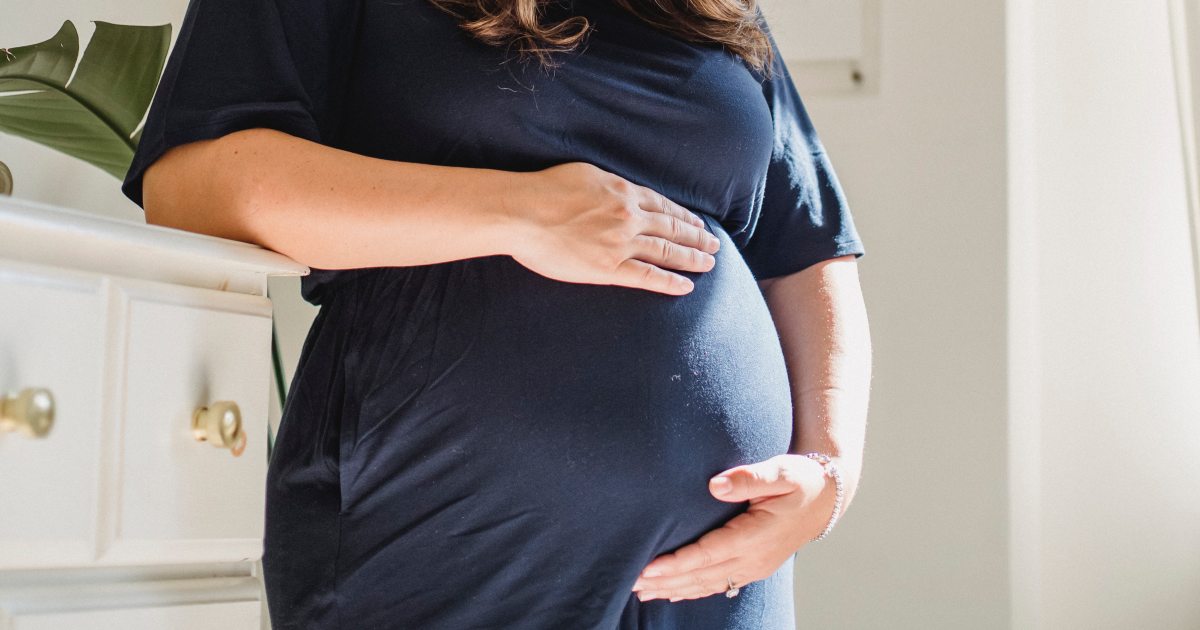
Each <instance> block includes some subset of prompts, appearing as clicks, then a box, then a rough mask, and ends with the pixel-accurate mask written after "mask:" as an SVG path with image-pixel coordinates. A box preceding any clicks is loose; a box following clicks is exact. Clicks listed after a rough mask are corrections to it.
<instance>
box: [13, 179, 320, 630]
mask: <svg viewBox="0 0 1200 630" xmlns="http://www.w3.org/2000/svg"><path fill="white" fill-rule="evenodd" d="M306 273H308V268H307V267H305V266H303V265H300V264H298V263H296V262H295V261H292V260H291V259H288V258H286V257H284V256H281V255H279V254H277V253H275V252H271V251H269V250H266V249H263V248H260V247H257V246H254V245H250V244H246V243H240V242H237V241H230V240H225V239H219V238H212V237H208V236H204V235H199V234H193V233H189V232H184V231H180V230H173V229H168V228H163V227H160V226H152V225H146V224H143V223H134V222H128V221H119V220H114V219H108V218H103V217H99V216H94V215H90V214H86V213H83V212H78V211H72V210H66V209H62V208H56V207H53V206H48V205H43V204H38V203H33V202H28V201H21V200H14V199H9V198H5V197H0V397H2V400H3V403H0V630H60V629H61V630H68V629H70V630H92V629H97V630H98V629H105V630H107V629H110V628H111V629H114V630H116V629H120V630H141V629H151V628H153V629H155V630H166V629H175V628H178V629H187V630H200V629H204V630H208V629H214V628H215V629H219V630H242V629H245V630H251V629H254V630H258V629H260V628H265V627H267V626H268V623H267V621H266V604H265V602H264V598H263V590H262V582H261V577H260V575H259V572H258V570H257V567H258V565H257V560H258V559H259V558H260V556H261V553H262V533H263V498H264V489H265V488H264V480H265V475H266V466H267V415H268V405H269V401H270V388H271V387H272V371H271V303H270V301H269V300H268V299H267V297H266V288H267V277H268V276H270V275H304V274H306ZM198 411H199V413H197V412H198ZM202 437H203V438H204V439H203V440H201V439H199V438H202Z"/></svg>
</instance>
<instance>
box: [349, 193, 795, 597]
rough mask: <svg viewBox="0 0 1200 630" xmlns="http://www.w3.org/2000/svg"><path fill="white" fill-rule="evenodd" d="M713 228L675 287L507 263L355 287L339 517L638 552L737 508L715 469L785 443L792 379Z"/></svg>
mask: <svg viewBox="0 0 1200 630" xmlns="http://www.w3.org/2000/svg"><path fill="white" fill-rule="evenodd" d="M706 222H707V225H708V226H709V227H708V229H709V230H710V231H711V232H712V233H713V234H715V235H717V236H718V238H720V239H721V249H720V250H719V251H718V252H717V254H716V258H717V264H716V266H715V268H714V269H713V270H711V271H708V272H704V273H687V274H685V275H687V276H688V277H690V278H692V279H693V281H694V282H695V289H694V290H693V291H692V292H691V293H689V294H688V295H685V296H669V295H664V294H658V293H652V292H649V291H645V290H642V289H633V288H627V287H617V286H611V285H585V284H574V283H565V282H559V281H555V280H551V279H548V278H545V277H543V276H540V275H538V274H536V273H534V272H532V271H530V270H528V269H526V268H525V267H523V266H521V265H520V264H519V263H517V262H516V261H514V260H513V259H511V258H509V257H507V256H490V257H483V258H475V259H470V260H465V261H455V262H453V263H447V264H442V265H432V266H426V267H413V268H407V269H401V268H395V269H381V270H378V271H377V272H374V273H373V274H369V275H366V276H364V277H363V278H362V279H361V280H358V281H356V282H357V285H356V286H355V287H353V289H352V290H353V292H354V295H355V305H354V309H355V312H356V315H355V316H354V322H355V330H354V331H353V340H352V341H351V343H350V350H349V352H348V354H347V357H346V387H347V397H348V399H350V400H352V401H357V402H356V403H355V405H356V408H355V409H354V410H353V413H352V414H350V415H349V416H347V417H344V418H343V423H342V436H341V453H340V455H341V464H340V465H341V472H342V477H341V483H342V496H343V498H342V501H343V504H344V509H345V510H346V511H347V512H349V513H355V514H359V515H364V516H363V518H368V517H369V516H370V515H376V516H377V515H378V511H379V510H390V512H389V515H390V516H389V518H392V519H395V520H396V522H398V523H400V524H401V525H398V527H399V528H400V529H401V530H402V531H404V532H405V535H408V536H414V537H418V538H419V537H420V536H419V535H418V534H417V532H421V531H425V532H426V533H428V534H429V536H428V537H427V542H428V544H436V541H437V540H441V539H443V538H444V537H446V536H449V537H451V538H453V539H455V541H456V544H467V543H468V542H469V541H471V540H473V539H476V538H480V537H483V538H486V539H487V540H488V543H489V544H493V545H494V544H504V545H506V546H509V547H516V548H525V549H529V550H531V552H532V550H533V549H534V548H536V549H539V550H541V551H539V553H545V551H544V550H545V549H546V548H547V547H551V548H552V547H554V546H555V545H564V546H565V545H572V544H577V543H578V542H579V541H580V540H581V539H582V540H586V541H591V543H592V544H593V545H594V548H595V549H599V550H603V551H604V553H609V554H611V553H612V552H613V549H614V548H616V547H622V548H625V549H628V550H630V553H633V554H635V555H636V556H637V557H638V558H639V560H638V562H640V561H641V559H644V560H646V561H648V560H649V558H651V557H653V555H654V554H656V553H658V552H660V551H662V550H666V549H671V548H673V547H675V546H678V545H680V544H683V543H685V542H688V541H690V540H691V539H693V538H694V537H695V536H697V535H699V534H700V533H703V532H704V531H708V530H709V529H712V528H713V527H716V526H719V525H720V524H721V523H722V522H724V521H725V520H727V519H728V518H730V517H732V516H733V515H735V514H736V513H737V512H738V511H740V510H742V509H744V507H745V505H744V504H730V503H724V502H721V501H718V500H716V499H714V498H713V497H711V496H710V495H709V493H708V489H707V481H708V478H709V477H711V476H712V475H714V474H716V473H718V472H720V471H721V470H724V469H726V468H729V467H732V466H736V465H740V464H745V463H750V462H754V461H759V460H762V459H767V458H769V457H771V456H773V455H776V454H779V453H783V452H786V451H787V448H788V445H789V442H790V439H791V435H792V422H793V421H792V406H791V398H790V390H789V386H788V376H787V372H786V369H785V365H784V358H783V354H782V351H781V349H780V345H779V339H778V336H777V333H776V330H775V328H774V325H773V323H772V320H771V316H770V313H769V311H768V310H767V307H766V304H765V302H764V300H763V297H762V295H761V293H760V292H759V289H758V286H757V284H756V283H755V281H754V278H753V276H752V275H751V273H750V271H749V269H748V268H747V267H746V265H745V263H744V261H743V260H742V258H741V255H740V253H739V252H738V251H737V250H736V249H735V247H734V245H733V243H732V242H731V241H730V239H729V236H728V234H727V233H726V232H725V231H724V229H723V228H722V227H721V226H720V225H719V224H718V223H717V222H716V221H715V220H713V219H711V218H709V217H706ZM397 502H398V503H397ZM396 505H400V506H402V507H399V508H397V507H395V506H396ZM388 506H392V507H388ZM395 536H396V534H395V533H393V534H392V538H390V539H389V540H395ZM497 537H499V538H497ZM363 549H364V553H367V551H365V550H370V549H374V550H378V549H379V546H378V545H370V544H365V545H364V546H363ZM349 553H351V554H353V551H352V550H350V551H349ZM638 562H633V563H630V566H629V567H628V569H629V570H632V573H631V574H629V575H627V576H626V575H622V576H621V578H622V579H624V578H626V577H628V578H629V580H632V578H633V576H634V575H636V572H637V571H638V570H640V568H641V567H640V566H633V565H635V564H638ZM597 566H598V565H597Z"/></svg>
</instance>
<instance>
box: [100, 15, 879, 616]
mask: <svg viewBox="0 0 1200 630" xmlns="http://www.w3.org/2000/svg"><path fill="white" fill-rule="evenodd" d="M548 12H549V13H550V17H562V16H564V15H569V14H582V15H586V16H587V17H588V18H589V19H590V20H591V22H592V24H593V25H594V31H593V32H592V33H591V35H590V36H589V38H588V39H587V40H586V44H585V46H583V47H581V48H580V49H578V50H576V51H574V52H572V53H566V54H561V55H560V56H559V58H560V59H561V60H562V62H563V64H562V65H561V66H560V67H559V68H558V69H557V70H555V71H553V72H545V71H543V70H541V69H540V68H539V67H538V66H537V65H536V64H535V63H530V64H525V65H520V64H519V63H518V62H517V61H515V60H512V59H513V58H512V56H511V52H510V51H505V50H503V49H499V48H493V47H489V46H487V45H485V44H482V43H480V42H478V41H476V40H474V39H472V38H471V37H470V36H469V35H468V34H467V33H465V32H464V31H462V30H460V29H459V27H458V26H457V24H456V22H455V21H454V19H453V18H452V17H451V16H449V15H447V14H445V13H443V12H441V11H439V10H438V9H436V8H435V7H433V6H432V5H431V4H429V3H428V2H427V1H426V0H192V2H191V4H190V6H189V7H188V10H187V13H186V17H185V18H184V21H183V25H182V29H181V30H180V32H179V37H178V41H177V44H176V46H175V48H174V50H173V51H172V53H171V56H170V58H169V61H168V64H167V67H166V70H165V72H164V75H163V80H162V83H161V85H160V87H159V90H158V93H157V94H156V96H155V99H154V102H153V105H152V107H151V110H150V113H149V116H148V118H147V122H146V126H145V131H144V133H143V136H142V140H141V144H140V146H139V148H138V151H137V153H136V154H135V156H134V160H133V164H132V166H131V168H130V170H129V173H128V175H127V176H126V179H125V182H124V183H123V185H122V190H123V192H124V193H125V194H126V195H127V196H128V197H129V198H130V199H131V200H133V201H134V202H135V203H137V204H138V205H141V204H142V198H141V192H142V190H141V183H142V182H141V178H142V174H143V172H144V171H145V168H146V167H147V166H148V165H149V164H150V163H151V162H153V161H154V160H155V159H156V158H157V157H158V156H160V155H161V154H162V153H163V152H164V151H165V150H166V149H167V148H169V147H171V146H175V145H178V144H182V143H186V142H190V141H193V140H198V139H205V138H214V137H218V136H221V135H223V134H226V133H230V132H233V131H236V130H240V129H245V128H249V127H270V128H274V129H278V130H281V131H284V132H287V133H290V134H294V135H296V136H299V137H302V138H306V139H309V140H312V141H314V142H320V143H323V144H327V145H330V146H335V147H338V148H341V149H345V150H349V151H355V152H358V153H361V154H365V155H369V156H373V157H377V158H384V159H392V160H402V161H410V162H422V163H429V164H443V165H453V166H465V167H480V168H495V169H504V170H511V171H531V170H537V169H542V168H546V167H549V166H552V165H554V164H559V163H563V162H569V161H586V162H591V163H592V164H595V165H597V166H599V167H601V168H603V169H606V170H608V171H611V172H614V173H617V174H619V175H621V176H623V177H625V178H626V179H629V180H631V181H633V182H636V183H639V184H642V185H645V186H648V187H650V188H653V189H655V190H657V191H659V192H661V193H663V194H665V195H666V196H667V197H669V198H671V199H673V200H674V201H676V202H678V203H679V204H681V205H683V206H684V207H686V208H689V209H691V210H692V211H694V212H696V213H697V214H698V215H699V216H700V217H702V218H703V219H704V221H705V224H706V226H707V229H708V230H709V231H710V232H711V233H712V234H714V235H716V236H717V237H718V238H719V239H720V240H721V242H722V247H721V249H720V251H719V252H718V253H717V256H716V257H717V263H716V267H715V268H714V269H713V270H712V271H709V272H705V273H692V272H683V273H684V274H685V275H687V276H688V277H689V278H691V279H692V280H693V281H694V282H695V289H694V290H693V291H692V292H691V293H690V294H688V295H685V296H668V295H665V294H658V293H652V292H649V291H646V290H641V289H633V288H627V287H617V286H611V285H586V284H575V283H566V282H559V281H555V280H551V279H549V278H546V277H543V276H540V275H538V274H537V273H534V272H533V271H530V270H528V269H527V268H525V267H523V266H521V265H520V264H518V263H517V262H516V261H515V260H513V259H512V258H511V257H509V256H483V257H477V258H471V259H466V260H458V261H452V262H447V263H442V264H434V265H423V266H413V267H376V268H365V269H351V270H323V269H314V270H313V273H312V274H311V275H310V276H307V277H305V278H304V279H303V284H302V290H303V295H304V297H305V298H306V299H307V300H309V301H310V302H312V303H313V304H317V305H319V306H320V310H319V312H318V314H317V317H316V320H315V321H314V322H313V325H312V328H311V330H310V331H309V334H308V336H307V338H306V340H305V342H304V347H303V351H302V355H301V357H300V362H299V365H298V368H297V371H296V374H295V378H294V380H293V381H292V383H291V387H290V394H289V397H288V400H287V404H286V407H285V409H284V411H283V419H282V425H281V428H280V432H279V436H278V439H277V444H276V451H275V453H274V456H273V458H272V461H271V464H270V469H269V474H268V479H267V484H268V486H267V506H266V540H265V544H264V556H263V565H264V570H265V580H266V587H267V596H268V603H269V607H270V614H271V619H272V622H273V625H274V627H275V628H276V629H277V630H282V629H285V628H304V629H308V630H313V629H318V630H323V629H333V628H341V629H346V630H361V629H370V628H379V629H392V628H397V629H399V628H419V629H423V630H429V629H433V630H436V629H447V630H466V629H470V628H506V629H526V628H528V629H531V630H542V629H545V630H550V629H555V630H558V629H574V628H584V629H586V628H599V629H614V628H616V629H632V628H647V629H656V630H668V629H670V630H685V629H686V630H716V629H723V630H730V629H746V630H748V629H759V628H770V629H780V630H782V629H784V628H787V629H791V628H794V627H795V623H794V615H793V599H792V561H790V560H789V561H788V562H787V563H786V564H785V565H784V566H783V567H781V568H780V570H779V571H778V572H776V573H775V575H773V576H772V577H771V578H769V579H766V580H762V581H759V582H755V583H752V584H750V585H748V586H746V587H744V588H742V591H741V595H740V596H738V597H736V598H733V599H729V598H726V597H724V596H722V595H720V594H718V595H715V596H712V597H707V598H703V599H699V600H690V601H681V602H676V603H671V602H669V601H664V600H655V601H650V602H645V603H642V602H639V601H638V599H637V598H636V596H635V595H634V594H633V593H632V592H631V591H630V588H631V587H632V585H633V583H634V581H635V579H636V577H637V575H638V573H639V572H640V571H641V569H642V568H643V567H644V566H645V565H646V564H647V563H649V562H650V561H651V560H652V559H653V558H655V557H657V556H658V555H660V554H662V553H665V552H668V551H671V550H673V549H676V548H678V547H680V546H682V545H685V544H688V543H690V542H692V541H694V540H695V539H696V538H698V537H699V536H700V535H702V534H703V533H705V532H707V531H709V530H711V529H713V528H716V527H719V526H720V525H721V524H722V523H724V522H725V521H727V520H728V519H730V518H732V517H733V516H735V515H736V514H737V513H739V512H740V511H743V510H744V509H745V508H746V505H747V504H744V503H743V504H730V503H724V502H721V501H718V500H716V499H715V498H713V497H712V496H711V495H710V494H709V492H708V488H707V481H708V479H709V477H711V476H712V475H714V474H716V473H718V472H720V471H721V470H724V469H726V468H729V467H732V466H736V465H739V464H745V463H750V462H754V461H759V460H762V459H766V458H768V457H771V456H773V455H776V454H779V453H784V452H786V451H787V449H788V447H789V443H790V440H791V437H792V424H793V419H792V401H791V395H790V388H789V385H788V374H787V371H786V367H785V364H784V356H783V353H782V350H781V348H780V344H779V338H778V335H777V331H776V329H775V328H774V325H773V322H772V319H771V315H770V312H769V311H768V309H767V306H766V303H765V302H764V300H763V297H762V294H761V293H760V291H759V288H758V286H757V284H756V282H755V280H756V279H763V278H772V277H777V276H782V275H785V274H789V273H793V272H797V271H800V270H801V269H804V268H806V267H808V266H810V265H812V264H814V263H816V262H819V261H821V260H825V259H829V258H833V257H837V256H844V255H848V254H854V255H856V256H861V255H863V253H864V250H863V245H862V242H861V240H860V239H859V236H858V234H857V232H856V230H855V227H854V223H853V221H852V219H851V216H850V214H849V211H848V209H847V206H846V204H845V199H844V197H843V195H842V191H841V189H840V187H839V185H838V183H837V179H836V177H835V176H834V172H833V170H832V169H831V167H830V163H829V160H828V158H827V157H826V155H825V153H824V150H823V149H822V147H821V145H820V143H819V141H818V139H817V136H816V134H815V133H814V132H813V128H812V126H811V124H810V121H809V118H808V116H807V115H806V113H805V110H804V108H803V105H802V104H801V101H800V98H799V96H798V95H797V93H796V89H795V87H794V85H793V83H792V81H791V78H790V77H789V76H788V74H787V73H786V67H785V66H784V65H783V64H782V61H779V62H777V66H776V67H777V69H778V71H779V74H777V75H776V76H775V77H774V78H772V79H770V80H764V77H763V76H762V75H759V74H758V73H755V72H754V71H752V70H751V69H750V68H749V67H748V66H747V65H746V64H745V63H744V62H743V61H742V60H741V59H739V58H738V57H736V56H734V55H733V54H732V53H730V52H728V51H725V50H724V49H722V48H721V47H720V46H716V45H704V44H696V43H689V42H685V41H682V40H680V39H678V38H675V37H673V36H671V35H669V34H667V33H665V32H662V31H659V30H657V29H655V28H653V27H651V26H650V25H648V24H646V23H644V22H641V21H640V20H639V19H638V18H636V17H634V16H633V15H631V14H628V13H626V12H625V11H624V10H623V9H621V8H620V7H619V6H617V5H615V4H613V3H612V2H611V0H563V1H562V2H559V3H556V4H552V5H551V6H550V7H549V9H548ZM506 59H509V60H510V61H508V62H507V63H505V60H506ZM198 208H199V209H202V206H198ZM396 211H397V212H403V208H401V207H397V208H396Z"/></svg>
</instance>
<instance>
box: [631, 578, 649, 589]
mask: <svg viewBox="0 0 1200 630" xmlns="http://www.w3.org/2000/svg"><path fill="white" fill-rule="evenodd" d="M645 586H646V585H645V584H644V583H643V582H642V581H641V580H638V581H636V582H634V583H633V590H635V591H636V590H638V589H640V588H645Z"/></svg>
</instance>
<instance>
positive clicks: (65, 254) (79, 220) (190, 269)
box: [0, 196, 309, 293]
mask: <svg viewBox="0 0 1200 630" xmlns="http://www.w3.org/2000/svg"><path fill="white" fill-rule="evenodd" d="M5 261H11V262H16V263H33V264H38V265H49V266H54V267H60V268H65V269H74V270H80V271H85V272H94V273H100V274H105V275H115V276H121V277H132V278H140V279H146V280H158V281H163V282H171V283H174V284H183V285H188V286H197V287H203V288H213V289H217V290H224V291H238V292H247V293H262V292H263V291H264V290H265V289H255V287H265V283H266V278H267V276H277V275H278V276H304V275H307V274H308V273H309V268H308V267H306V266H304V265H302V264H300V263H298V262H296V261H294V260H292V259H291V258H288V257H286V256H284V255H282V254H279V253H278V252H274V251H271V250H269V249H266V248H263V247H260V246H258V245H255V244H252V243H243V242H241V241H235V240H231V239H226V238H220V237H215V236H209V235H206V234H197V233H194V232H188V231H185V230H178V229H175V228H169V227H165V226H161V225H151V224H147V223H140V222H134V221H128V220H123V219H116V218H111V217H105V216H100V215H96V214H90V213H87V212H83V211H80V210H73V209H69V208H62V207H58V206H53V205H50V204H45V203H41V202H36V201H31V200H27V199H16V198H11V197H3V196H0V265H2V264H3V263H4V262H5Z"/></svg>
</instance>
